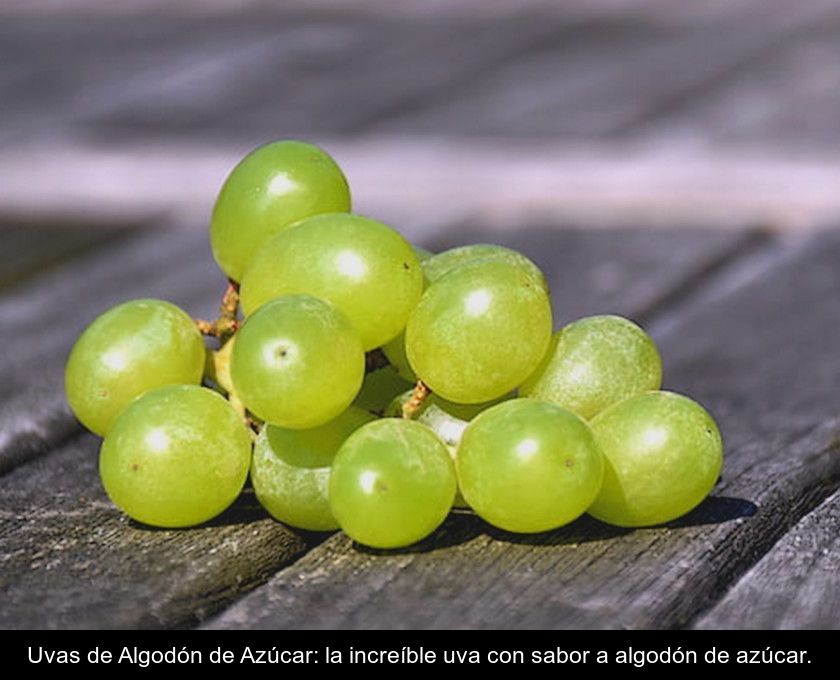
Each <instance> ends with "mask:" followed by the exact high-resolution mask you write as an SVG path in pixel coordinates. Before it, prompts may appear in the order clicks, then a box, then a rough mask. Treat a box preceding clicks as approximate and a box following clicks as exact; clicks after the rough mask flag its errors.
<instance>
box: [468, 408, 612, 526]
mask: <svg viewBox="0 0 840 680" xmlns="http://www.w3.org/2000/svg"><path fill="white" fill-rule="evenodd" d="M456 465H457V469H458V482H459V485H460V488H461V492H462V493H463V494H464V497H465V498H466V500H467V502H468V503H469V504H470V507H472V508H473V510H475V512H476V513H477V514H478V515H479V516H480V517H481V518H483V519H484V520H486V521H487V522H489V523H490V524H492V525H494V526H497V527H499V528H501V529H505V530H507V531H516V532H521V533H533V532H537V531H548V530H550V529H556V528H557V527H560V526H563V525H564V524H568V523H569V522H571V521H572V520H574V519H576V518H577V517H579V516H580V515H582V514H583V513H584V512H586V509H587V508H588V507H589V505H590V504H591V503H592V501H593V500H594V499H595V497H596V495H597V494H598V489H599V488H600V487H601V479H602V477H603V474H604V461H603V456H602V455H601V452H600V451H599V450H598V446H597V444H596V443H595V439H594V438H593V436H592V432H591V431H590V430H589V427H588V426H587V424H586V423H585V422H584V421H583V420H581V419H580V418H579V417H578V416H576V415H575V414H573V413H571V412H570V411H566V410H565V409H562V408H560V407H559V406H555V405H554V404H550V403H548V402H544V401H537V400H535V399H514V400H511V401H507V402H504V403H502V404H499V405H498V406H494V407H493V408H491V409H489V410H487V411H485V412H484V413H482V414H481V415H479V416H478V417H477V418H476V419H475V420H473V421H472V422H471V423H470V425H469V426H468V427H467V429H466V430H465V432H464V435H463V437H462V439H461V446H460V447H459V449H458V457H457V461H456Z"/></svg>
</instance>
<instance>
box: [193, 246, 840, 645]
mask: <svg viewBox="0 0 840 680" xmlns="http://www.w3.org/2000/svg"><path fill="white" fill-rule="evenodd" d="M795 251H796V252H794V253H792V254H788V255H787V256H785V257H784V258H783V262H782V263H781V264H780V265H779V266H776V267H774V268H772V269H771V270H769V271H766V272H765V273H764V274H763V275H761V276H758V277H757V278H756V279H755V280H753V281H752V282H751V283H749V284H747V285H745V286H743V287H741V288H738V289H737V290H735V291H734V292H732V293H730V294H729V295H726V296H725V297H724V298H723V299H718V300H716V301H715V302H709V303H708V304H699V305H695V306H694V307H693V308H691V309H682V310H680V311H679V314H677V315H676V316H677V319H676V320H674V322H673V323H670V324H668V325H667V327H668V328H669V330H668V332H667V333H665V335H664V336H662V337H660V338H659V340H660V343H661V347H662V349H663V354H664V360H665V366H666V385H667V386H668V387H670V388H672V389H676V390H678V391H681V392H685V393H689V394H691V395H692V396H694V397H695V398H697V399H699V400H700V402H701V403H703V404H705V405H706V406H707V407H708V408H709V409H710V410H711V411H712V413H713V414H715V416H716V417H717V418H718V420H719V422H720V425H721V429H722V432H723V435H724V439H725V442H726V460H725V467H724V472H723V477H722V479H723V481H722V482H721V483H720V484H719V486H718V487H717V489H716V490H715V492H714V494H713V497H712V498H711V499H710V500H709V501H707V502H706V503H704V504H703V505H702V506H701V507H700V508H699V509H698V510H696V511H695V512H693V513H692V514H691V515H689V516H688V517H686V518H683V519H682V520H680V521H678V522H675V523H673V524H671V525H669V526H666V527H659V528H651V529H645V530H637V531H622V530H616V529H611V528H609V527H605V526H603V525H600V524H598V523H596V522H594V521H591V520H587V519H584V520H581V521H579V522H576V523H574V524H573V525H571V526H570V527H568V528H565V529H562V530H559V531H555V532H549V533H546V534H541V535H537V536H516V535H511V534H506V533H505V532H500V531H496V530H493V529H491V528H489V527H487V526H486V525H484V524H483V523H481V522H479V521H478V520H476V519H474V518H469V517H453V518H451V519H450V520H449V521H448V522H447V524H446V525H445V527H444V529H443V530H442V531H440V532H439V533H438V534H437V535H436V536H434V537H432V538H431V539H430V540H428V541H427V542H426V543H425V544H423V545H421V546H418V547H416V548H412V549H410V550H406V551H402V552H392V553H384V554H380V553H377V552H376V551H368V550H364V549H361V548H358V547H356V546H354V545H352V544H351V542H350V541H349V540H348V539H347V538H346V537H344V536H343V535H336V536H335V537H333V538H331V539H330V540H329V541H327V542H326V543H324V544H323V545H322V546H321V547H320V548H318V549H316V550H313V551H312V552H310V553H308V554H307V555H306V556H305V557H304V558H302V559H301V560H300V561H298V562H296V563H295V564H294V565H292V566H291V567H289V568H288V569H286V570H284V571H282V572H280V573H279V574H277V575H276V576H275V577H274V578H273V579H272V580H271V581H269V583H268V584H267V585H266V586H263V587H261V588H259V589H257V590H255V591H254V592H253V593H251V594H250V595H248V596H246V597H245V598H243V599H242V600H241V601H239V602H238V603H237V604H235V605H234V606H233V607H231V608H230V609H228V610H227V611H226V612H224V613H223V614H221V615H220V616H219V617H218V618H216V619H215V620H213V621H212V622H211V623H210V624H209V625H211V626H212V627H216V628H233V627H243V628H247V627H298V626H307V627H377V628H380V627H381V628H391V627H393V628H408V627H463V628H468V627H470V628H471V627H553V628H567V627H574V628H579V627H597V628H601V627H610V628H621V627H633V628H650V627H657V628H665V627H674V626H684V625H686V624H688V623H690V622H691V620H692V619H693V618H694V617H695V616H696V615H697V614H698V612H699V611H701V610H702V609H704V608H706V607H707V606H708V605H709V604H711V603H712V602H713V601H714V600H715V599H716V598H718V597H719V595H720V594H721V593H722V592H723V591H724V590H725V589H726V588H727V587H728V586H729V585H730V584H731V583H732V582H733V581H734V580H735V579H736V578H737V577H738V576H739V575H740V574H741V573H743V572H744V571H745V570H746V569H747V568H748V567H749V565H750V564H751V563H753V562H754V561H755V560H757V559H758V558H759V557H760V556H761V555H762V554H763V553H764V552H765V551H766V550H767V549H768V548H769V547H770V546H772V545H773V543H774V542H775V541H776V540H777V539H778V538H779V537H780V536H781V535H782V534H783V533H784V532H785V531H786V530H787V529H788V528H789V527H790V526H791V525H793V524H794V523H795V522H796V521H797V519H798V518H799V517H801V516H802V515H803V514H805V513H807V512H808V511H809V510H811V509H812V508H813V507H814V506H815V505H816V504H817V503H818V502H819V501H820V500H822V498H824V497H825V496H826V495H827V493H829V491H830V489H829V488H827V487H826V486H825V484H824V482H825V480H826V479H831V478H836V477H837V476H838V475H840V457H838V456H837V437H838V433H840V417H838V413H840V392H838V391H837V389H836V380H835V376H836V375H837V373H838V371H840V354H838V353H837V351H836V348H835V346H834V344H833V343H831V342H827V341H826V338H831V337H834V336H835V335H836V331H837V318H838V312H840V307H838V305H840V301H839V300H838V297H837V294H836V293H837V290H838V287H840V269H838V267H837V261H838V258H840V234H838V233H829V234H825V235H823V236H821V237H819V238H818V239H816V240H815V241H814V242H812V243H811V244H810V245H809V246H808V247H807V248H806V249H804V251H802V252H799V251H798V250H797V249H795ZM580 290H581V291H583V290H585V288H584V287H583V285H581V288H580ZM707 299H708V300H713V299H714V296H710V297H708V298H707Z"/></svg>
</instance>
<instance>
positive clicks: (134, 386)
mask: <svg viewBox="0 0 840 680" xmlns="http://www.w3.org/2000/svg"><path fill="white" fill-rule="evenodd" d="M204 359H205V349H204V341H203V340H202V338H201V333H199V332H198V329H197V328H196V326H195V323H194V322H193V320H192V319H191V318H190V317H189V316H188V315H187V314H186V312H184V311H183V310H181V309H180V308H178V307H176V306H175V305H173V304H171V303H169V302H165V301H163V300H132V301H130V302H124V303H123V304H121V305H117V306H116V307H113V308H111V309H109V310H108V311H107V312H105V313H104V314H102V316H100V317H98V318H97V319H96V320H95V321H94V322H93V323H92V324H90V326H88V327H87V328H86V329H85V331H84V332H83V333H82V335H81V336H80V337H79V339H78V340H77V341H76V344H75V345H74V346H73V349H72V351H71V352H70V358H69V359H68V360H67V367H66V371H65V391H66V393H67V401H68V402H69V404H70V408H71V409H72V410H73V413H75V414H76V417H77V418H78V419H79V420H80V421H81V422H82V424H83V425H84V426H85V427H87V428H88V429H89V430H91V431H93V432H95V433H96V434H99V435H104V434H105V433H106V432H108V429H109V427H110V426H111V423H112V422H113V421H114V419H115V418H116V417H117V416H118V415H119V414H120V412H121V411H122V410H123V409H124V408H125V407H126V406H127V405H128V404H129V403H130V402H131V401H132V400H133V399H134V398H135V397H138V396H140V395H141V394H143V393H144V392H146V391H148V390H150V389H154V388H155V387H161V386H163V385H171V384H179V383H181V384H198V383H199V382H200V381H201V375H202V373H203V371H204Z"/></svg>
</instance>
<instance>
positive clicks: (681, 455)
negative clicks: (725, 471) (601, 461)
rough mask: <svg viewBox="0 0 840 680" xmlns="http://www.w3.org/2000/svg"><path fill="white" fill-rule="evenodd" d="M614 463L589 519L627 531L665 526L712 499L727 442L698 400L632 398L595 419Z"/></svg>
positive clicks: (652, 395)
mask: <svg viewBox="0 0 840 680" xmlns="http://www.w3.org/2000/svg"><path fill="white" fill-rule="evenodd" d="M592 432H593V433H594V435H595V440H596V441H597V442H598V444H599V446H600V447H601V450H602V451H603V452H604V457H605V459H606V471H605V474H604V484H603V486H602V487H601V492H600V493H599V494H598V498H597V499H596V500H595V502H594V503H593V505H592V507H591V508H589V513H590V514H591V515H592V516H593V517H596V518H597V519H600V520H601V521H603V522H607V523H609V524H615V525H616V526H620V527H642V526H650V525H653V524H662V523H663V522H669V521H671V520H672V519H676V518H677V517H680V516H682V515H684V514H685V513H687V512H688V511H689V510H691V509H692V508H694V507H696V506H697V505H699V504H700V502H701V501H702V500H703V499H704V498H705V497H706V496H708V495H709V492H710V491H711V490H712V487H714V485H715V482H716V481H717V478H718V475H719V474H720V469H721V466H722V465H723V443H722V441H721V437H720V432H719V431H718V428H717V425H716V424H715V421H714V420H713V419H712V417H711V416H710V415H709V414H708V413H707V412H706V411H705V410H704V409H703V407H702V406H700V405H699V404H698V403H697V402H695V401H692V400H691V399H689V398H688V397H684V396H682V395H679V394H674V393H672V392H649V393H647V394H641V395H638V396H635V397H631V398H630V399H626V400H625V401H622V402H620V403H618V404H615V405H614V406H611V407H610V408H608V409H607V410H606V411H603V412H601V413H599V414H598V415H597V416H596V417H595V418H594V420H593V421H592Z"/></svg>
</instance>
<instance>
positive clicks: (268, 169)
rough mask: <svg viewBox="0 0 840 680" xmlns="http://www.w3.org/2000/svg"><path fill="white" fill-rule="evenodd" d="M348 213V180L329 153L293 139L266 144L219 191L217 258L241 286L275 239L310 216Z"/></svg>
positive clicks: (214, 228)
mask: <svg viewBox="0 0 840 680" xmlns="http://www.w3.org/2000/svg"><path fill="white" fill-rule="evenodd" d="M347 210H350V189H349V188H348V186H347V180H346V179H345V177H344V175H343V174H342V172H341V168H339V167H338V165H336V163H335V161H334V160H333V159H332V158H331V157H330V156H329V155H328V154H327V153H326V152H324V151H323V150H321V149H319V148H318V147H317V146H313V145H312V144H306V143H304V142H297V141H293V140H286V141H277V142H272V143H270V144H266V145H264V146H261V147H259V148H258V149H255V150H254V151H252V152H251V153H249V154H248V155H247V156H245V158H244V159H242V161H241V162H240V163H239V165H237V166H236V167H235V168H234V169H233V171H232V172H231V173H230V175H228V178H227V179H226V180H225V183H224V186H222V189H221V191H220V192H219V197H218V198H217V199H216V204H215V206H213V217H212V220H211V223H210V245H211V246H212V248H213V257H215V258H216V262H218V264H219V266H220V267H221V268H222V271H224V272H225V274H227V275H228V276H229V277H230V278H232V279H234V280H236V281H239V280H240V279H241V278H242V275H243V274H244V273H245V269H246V267H247V266H248V263H249V262H250V261H251V258H253V256H254V255H255V254H256V253H257V252H258V251H259V249H260V248H261V247H262V246H263V245H264V244H265V243H266V242H267V241H268V240H269V239H270V238H271V237H272V236H274V235H275V234H278V233H280V232H281V231H282V230H283V229H285V228H286V227H288V226H290V225H292V224H294V223H295V222H298V221H300V220H302V219H304V218H306V217H311V216H312V215H320V214H321V213H331V212H344V211H347Z"/></svg>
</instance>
